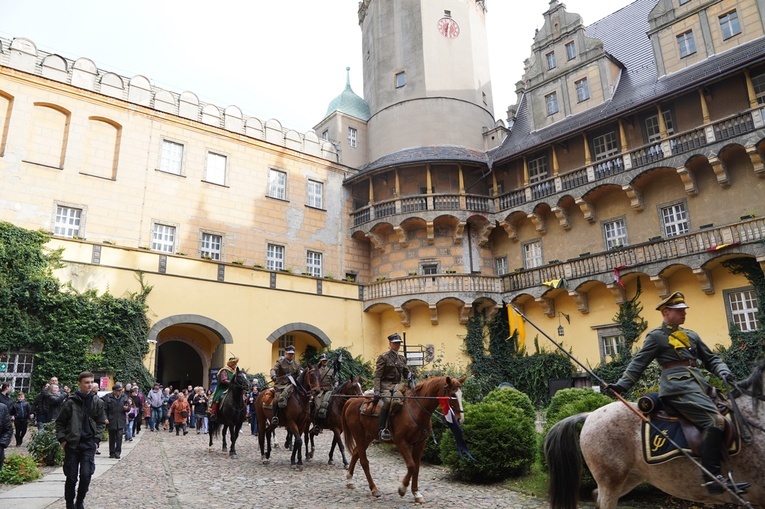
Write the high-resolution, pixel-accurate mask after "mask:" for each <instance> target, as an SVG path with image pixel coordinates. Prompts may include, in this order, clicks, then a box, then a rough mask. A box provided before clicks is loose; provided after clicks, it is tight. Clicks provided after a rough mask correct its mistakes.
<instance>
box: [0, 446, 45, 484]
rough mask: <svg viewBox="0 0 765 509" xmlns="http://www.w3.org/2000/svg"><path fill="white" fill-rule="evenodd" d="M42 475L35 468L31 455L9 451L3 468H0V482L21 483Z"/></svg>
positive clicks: (35, 464) (35, 463)
mask: <svg viewBox="0 0 765 509" xmlns="http://www.w3.org/2000/svg"><path fill="white" fill-rule="evenodd" d="M40 476H42V472H40V469H39V468H37V462H36V461H35V459H34V458H33V457H32V456H22V455H21V454H19V453H15V452H14V453H11V454H9V455H8V456H6V457H5V463H3V468H2V469H0V483H2V484H23V483H25V482H30V481H34V480H37V479H39V478H40Z"/></svg>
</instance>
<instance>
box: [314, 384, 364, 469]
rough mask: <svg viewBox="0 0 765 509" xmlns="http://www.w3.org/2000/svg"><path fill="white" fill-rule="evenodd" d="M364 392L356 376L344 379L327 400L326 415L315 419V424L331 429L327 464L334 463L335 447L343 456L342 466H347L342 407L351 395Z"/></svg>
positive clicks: (360, 394)
mask: <svg viewBox="0 0 765 509" xmlns="http://www.w3.org/2000/svg"><path fill="white" fill-rule="evenodd" d="M363 395H364V392H363V391H362V390H361V384H360V383H359V379H358V378H353V379H351V380H346V381H345V382H343V383H342V384H340V385H339V386H338V387H337V388H336V389H335V390H334V391H332V396H331V397H330V400H329V406H328V407H327V417H326V418H324V419H316V424H318V425H320V426H322V427H324V428H327V429H330V430H332V434H333V437H332V447H330V448H329V461H327V465H333V464H334V463H335V461H334V459H333V458H332V456H333V454H334V452H335V447H337V448H338V449H339V450H340V455H341V456H342V457H343V466H344V467H345V468H348V460H347V459H346V458H345V446H344V445H343V440H342V437H341V435H342V433H343V407H345V404H346V403H347V402H348V401H349V400H351V399H353V397H354V396H355V397H363Z"/></svg>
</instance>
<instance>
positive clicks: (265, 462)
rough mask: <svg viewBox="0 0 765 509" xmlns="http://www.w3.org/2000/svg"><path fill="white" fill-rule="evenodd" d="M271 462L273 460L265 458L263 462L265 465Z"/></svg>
mask: <svg viewBox="0 0 765 509" xmlns="http://www.w3.org/2000/svg"><path fill="white" fill-rule="evenodd" d="M270 463H271V460H263V464H264V465H268V464H270Z"/></svg>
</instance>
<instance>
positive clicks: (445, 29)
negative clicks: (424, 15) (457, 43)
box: [438, 18, 460, 39]
mask: <svg viewBox="0 0 765 509" xmlns="http://www.w3.org/2000/svg"><path fill="white" fill-rule="evenodd" d="M438 31H439V32H440V33H441V35H443V36H444V37H448V38H449V39H454V38H455V37H457V36H458V35H460V26H459V25H458V24H457V22H456V21H454V20H453V19H452V18H441V19H439V20H438Z"/></svg>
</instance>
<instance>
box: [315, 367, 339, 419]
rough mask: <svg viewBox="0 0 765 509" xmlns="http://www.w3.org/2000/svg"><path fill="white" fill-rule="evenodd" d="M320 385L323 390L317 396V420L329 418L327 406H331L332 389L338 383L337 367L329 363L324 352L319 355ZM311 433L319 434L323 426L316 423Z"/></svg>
mask: <svg viewBox="0 0 765 509" xmlns="http://www.w3.org/2000/svg"><path fill="white" fill-rule="evenodd" d="M318 371H319V385H320V386H321V392H320V393H319V395H318V396H316V399H315V402H316V403H315V405H316V408H317V410H316V417H317V420H319V419H326V418H327V408H328V407H329V400H330V398H331V397H332V389H334V388H335V385H336V384H337V382H336V378H335V368H333V367H332V366H330V365H329V359H328V358H327V354H325V353H323V354H321V356H320V357H319V366H318ZM311 433H313V434H319V433H321V426H320V425H318V424H316V425H315V426H314V427H313V428H312V429H311Z"/></svg>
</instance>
